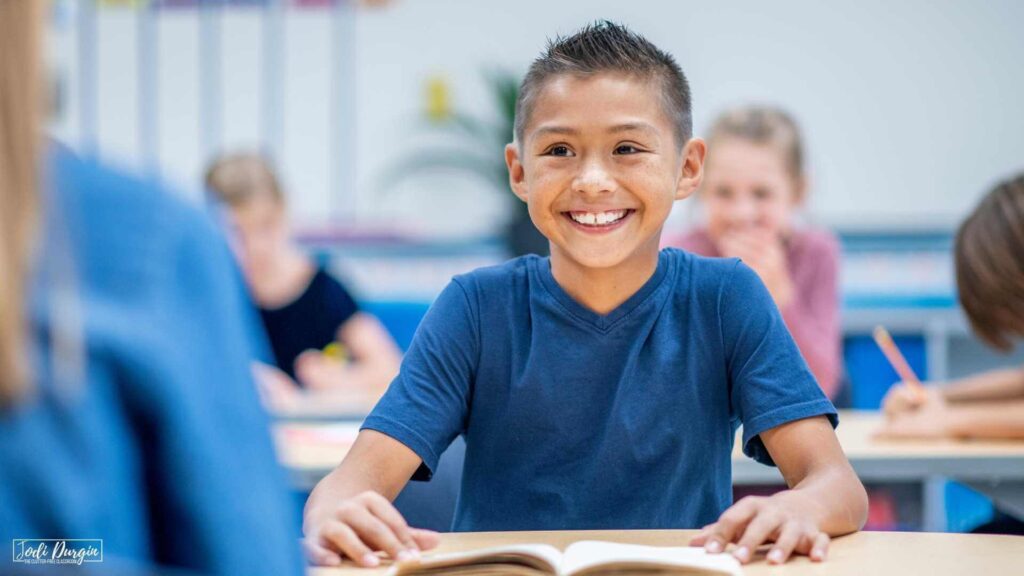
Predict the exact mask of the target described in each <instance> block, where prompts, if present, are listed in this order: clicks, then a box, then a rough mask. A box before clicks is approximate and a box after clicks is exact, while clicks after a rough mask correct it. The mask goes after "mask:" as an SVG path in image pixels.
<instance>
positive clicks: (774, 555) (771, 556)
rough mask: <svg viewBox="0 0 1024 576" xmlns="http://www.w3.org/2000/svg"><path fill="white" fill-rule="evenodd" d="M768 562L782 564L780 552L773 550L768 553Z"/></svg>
mask: <svg viewBox="0 0 1024 576" xmlns="http://www.w3.org/2000/svg"><path fill="white" fill-rule="evenodd" d="M768 561H769V562H772V563H775V564H779V563H781V562H782V550H779V549H777V548H776V549H775V550H772V551H771V552H769V553H768Z"/></svg>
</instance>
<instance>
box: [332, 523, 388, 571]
mask: <svg viewBox="0 0 1024 576" xmlns="http://www.w3.org/2000/svg"><path fill="white" fill-rule="evenodd" d="M320 541H321V542H322V544H321V545H322V546H331V547H333V548H336V549H338V550H340V551H341V553H342V554H344V555H345V556H348V557H349V558H351V559H353V560H354V561H355V562H356V563H357V564H359V565H360V566H362V567H364V568H376V567H377V566H379V565H380V558H378V557H377V555H376V554H374V553H373V550H370V548H369V546H367V545H366V544H365V543H363V541H362V540H361V539H360V538H359V535H358V534H356V531H355V530H353V529H352V528H351V527H349V526H348V525H347V524H345V523H343V522H338V521H337V520H329V521H327V522H326V523H325V524H324V525H323V527H321V528H320Z"/></svg>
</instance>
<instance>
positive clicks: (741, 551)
mask: <svg viewBox="0 0 1024 576" xmlns="http://www.w3.org/2000/svg"><path fill="white" fill-rule="evenodd" d="M732 555H733V556H735V557H736V559H737V560H739V561H740V562H746V561H747V560H749V559H750V550H747V547H746V546H740V547H739V548H737V549H736V551H735V552H733V553H732Z"/></svg>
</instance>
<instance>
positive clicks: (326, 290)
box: [260, 268, 359, 378]
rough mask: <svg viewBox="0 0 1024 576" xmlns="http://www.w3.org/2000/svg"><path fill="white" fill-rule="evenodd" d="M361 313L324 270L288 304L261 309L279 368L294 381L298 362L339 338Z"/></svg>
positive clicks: (337, 283) (320, 270) (352, 300)
mask: <svg viewBox="0 0 1024 576" xmlns="http://www.w3.org/2000/svg"><path fill="white" fill-rule="evenodd" d="M358 311H359V307H358V306H357V305H356V301H355V300H354V299H353V298H352V295H351V294H349V293H348V290H346V289H345V287H344V286H342V285H341V283H340V282H338V281H337V280H335V279H334V278H332V277H331V276H330V275H328V274H327V272H325V271H324V269H323V268H320V269H318V270H317V271H316V274H314V275H313V279H312V280H310V281H309V286H307V287H306V290H305V291H304V292H303V293H302V295H301V296H299V297H298V298H296V299H295V300H294V301H292V302H291V303H289V304H285V305H284V306H282V307H280V308H273V309H269V310H268V309H266V308H260V317H261V318H262V319H263V326H264V327H265V328H266V330H267V336H268V337H269V339H270V348H271V350H273V352H274V359H275V360H276V361H277V367H278V368H280V369H281V370H283V371H284V372H285V373H287V374H288V375H289V376H291V377H292V378H295V359H296V358H298V356H299V354H302V353H303V352H305V351H306V350H309V349H311V348H312V349H315V350H323V348H324V346H327V345H328V344H330V343H331V342H334V341H335V340H336V339H337V337H338V328H339V327H341V325H342V324H344V323H345V322H347V321H348V319H349V318H351V317H352V315H353V314H355V313H356V312H358Z"/></svg>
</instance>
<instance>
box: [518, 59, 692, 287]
mask: <svg viewBox="0 0 1024 576" xmlns="http://www.w3.org/2000/svg"><path fill="white" fill-rule="evenodd" d="M528 120H529V121H528V123H527V125H526V127H525V130H524V133H523V141H522V142H517V143H513V144H509V146H508V147H507V148H506V160H507V162H508V165H509V173H510V180H511V184H512V188H513V190H514V191H515V193H516V195H517V196H519V198H521V199H522V200H524V201H525V202H527V204H528V205H529V211H530V217H531V219H532V220H533V223H534V225H536V226H537V228H538V229H539V230H540V231H541V233H542V234H544V236H546V237H547V238H548V240H550V242H551V255H552V267H553V268H555V267H556V266H568V267H571V268H578V269H579V270H578V272H585V270H588V269H609V268H616V267H620V266H625V268H632V267H634V266H635V265H637V264H640V263H641V262H643V263H646V264H649V265H650V266H651V273H653V266H654V264H655V263H656V260H657V252H658V244H659V241H660V234H661V228H662V225H663V224H664V222H665V219H666V218H667V217H668V214H669V211H670V210H671V208H672V203H673V202H674V201H675V200H677V199H681V198H685V197H686V196H689V195H690V193H692V192H693V190H694V189H695V188H696V186H697V184H699V182H700V174H701V163H702V161H703V156H704V144H703V142H702V141H700V140H691V142H689V143H687V145H686V146H685V147H683V146H681V145H680V143H678V142H677V141H676V135H675V134H676V131H675V129H674V126H673V124H672V121H671V120H670V117H669V115H668V114H667V113H666V111H665V108H664V105H663V101H662V90H661V87H660V85H659V84H658V83H657V81H655V80H648V79H642V78H636V77H633V76H629V75H626V74H619V73H599V74H595V75H592V76H573V75H562V76H558V77H555V78H554V79H551V80H549V81H548V82H547V83H546V84H545V86H544V87H543V89H541V90H540V91H539V92H538V94H537V97H536V101H535V102H534V104H533V106H532V111H531V113H530V117H529V119H528Z"/></svg>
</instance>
